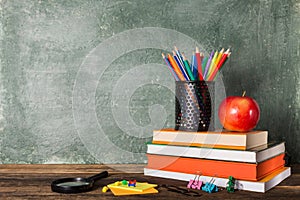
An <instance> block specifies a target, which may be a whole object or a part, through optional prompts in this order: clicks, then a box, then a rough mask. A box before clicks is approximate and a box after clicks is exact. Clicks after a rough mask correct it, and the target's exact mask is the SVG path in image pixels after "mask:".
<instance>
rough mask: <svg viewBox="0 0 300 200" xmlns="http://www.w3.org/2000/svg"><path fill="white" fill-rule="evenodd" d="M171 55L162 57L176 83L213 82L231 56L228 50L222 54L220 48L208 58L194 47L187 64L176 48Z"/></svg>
mask: <svg viewBox="0 0 300 200" xmlns="http://www.w3.org/2000/svg"><path fill="white" fill-rule="evenodd" d="M172 53H173V55H171V54H167V56H165V54H163V53H162V57H163V59H164V60H165V62H166V64H167V66H168V68H169V69H170V71H171V73H172V75H173V77H174V78H175V80H176V81H196V80H200V81H213V80H214V79H215V77H216V76H217V74H218V72H219V71H220V70H221V68H222V66H223V65H224V63H225V62H226V60H228V58H229V56H230V54H231V52H230V49H227V50H226V51H225V52H224V48H222V49H221V50H220V51H212V52H211V54H210V56H209V57H205V56H204V54H203V53H201V52H200V51H199V48H198V47H196V51H195V53H193V55H192V58H191V62H189V61H188V60H187V58H186V57H185V55H184V54H183V53H181V52H180V51H179V49H178V48H177V47H174V50H173V51H172ZM190 63H191V64H190Z"/></svg>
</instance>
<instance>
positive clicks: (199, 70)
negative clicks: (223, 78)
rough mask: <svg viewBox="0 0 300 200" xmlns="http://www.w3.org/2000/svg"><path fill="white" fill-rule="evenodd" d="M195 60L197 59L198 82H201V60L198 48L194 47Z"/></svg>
mask: <svg viewBox="0 0 300 200" xmlns="http://www.w3.org/2000/svg"><path fill="white" fill-rule="evenodd" d="M195 56H196V59H197V68H198V76H199V80H200V81H203V74H202V60H201V55H200V51H199V48H198V47H196V53H195Z"/></svg>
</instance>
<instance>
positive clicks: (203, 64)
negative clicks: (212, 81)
mask: <svg viewBox="0 0 300 200" xmlns="http://www.w3.org/2000/svg"><path fill="white" fill-rule="evenodd" d="M207 61H208V57H205V56H203V59H202V73H203V79H204V80H205V78H204V73H205V66H206V63H207Z"/></svg>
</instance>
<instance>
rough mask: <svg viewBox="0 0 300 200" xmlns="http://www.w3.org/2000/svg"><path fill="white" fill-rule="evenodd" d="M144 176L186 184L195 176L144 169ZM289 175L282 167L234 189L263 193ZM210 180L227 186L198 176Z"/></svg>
mask: <svg viewBox="0 0 300 200" xmlns="http://www.w3.org/2000/svg"><path fill="white" fill-rule="evenodd" d="M144 175H146V176H154V177H160V178H168V179H176V180H182V181H187V183H188V181H190V180H194V178H195V174H186V173H180V172H171V171H164V170H156V169H149V168H144ZM290 175H291V168H290V167H283V168H281V169H279V170H276V171H275V172H273V173H272V174H270V175H269V176H267V177H265V178H263V179H262V180H260V181H245V180H236V181H235V189H238V190H246V191H252V192H262V193H264V192H266V191H268V190H269V189H271V188H273V187H275V186H276V185H278V184H279V183H280V182H281V181H283V180H284V179H286V178H287V177H289V176H290ZM212 179H215V180H214V184H215V185H217V186H218V187H224V188H225V187H226V186H227V182H228V179H226V178H218V177H210V176H200V179H199V180H201V181H203V182H204V183H206V182H210V181H211V180H212Z"/></svg>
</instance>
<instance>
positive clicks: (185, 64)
mask: <svg viewBox="0 0 300 200" xmlns="http://www.w3.org/2000/svg"><path fill="white" fill-rule="evenodd" d="M182 59H183V64H184V66H185V69H186V71H187V73H188V75H189V77H190V80H191V81H194V80H195V78H194V75H193V72H192V71H191V68H190V65H189V62H188V61H187V59H186V57H185V56H184V54H183V53H182Z"/></svg>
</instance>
